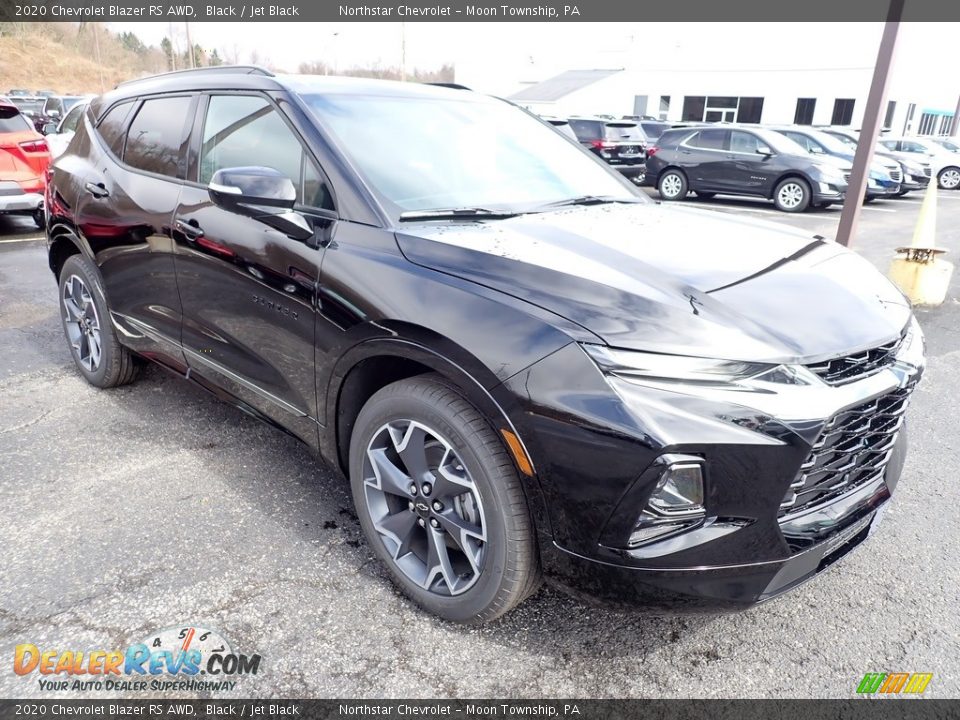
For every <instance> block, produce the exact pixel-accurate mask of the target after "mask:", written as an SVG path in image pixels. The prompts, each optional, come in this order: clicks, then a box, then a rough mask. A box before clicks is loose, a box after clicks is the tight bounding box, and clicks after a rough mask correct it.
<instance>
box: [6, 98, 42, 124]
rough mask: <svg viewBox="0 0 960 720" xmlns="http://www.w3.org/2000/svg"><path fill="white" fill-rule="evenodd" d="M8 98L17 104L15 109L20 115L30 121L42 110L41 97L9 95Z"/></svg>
mask: <svg viewBox="0 0 960 720" xmlns="http://www.w3.org/2000/svg"><path fill="white" fill-rule="evenodd" d="M9 100H10V102H11V103H13V104H14V105H16V106H17V109H18V110H19V111H20V113H21V114H22V115H24V116H26V117H27V118H29V119H30V122H31V123H33V121H34V118H36V117H37V116H38V115H40V113H41V112H42V111H43V98H38V97H33V96H24V95H14V96H11V97H10V98H9Z"/></svg>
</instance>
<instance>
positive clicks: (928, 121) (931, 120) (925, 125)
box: [917, 112, 937, 135]
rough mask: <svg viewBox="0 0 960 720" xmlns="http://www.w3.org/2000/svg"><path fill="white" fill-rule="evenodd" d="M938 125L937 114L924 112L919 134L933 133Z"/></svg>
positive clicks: (918, 129)
mask: <svg viewBox="0 0 960 720" xmlns="http://www.w3.org/2000/svg"><path fill="white" fill-rule="evenodd" d="M936 126H937V116H936V115H934V114H933V113H928V112H925V113H922V114H921V115H920V126H919V127H918V128H917V135H932V134H933V132H934V128H936Z"/></svg>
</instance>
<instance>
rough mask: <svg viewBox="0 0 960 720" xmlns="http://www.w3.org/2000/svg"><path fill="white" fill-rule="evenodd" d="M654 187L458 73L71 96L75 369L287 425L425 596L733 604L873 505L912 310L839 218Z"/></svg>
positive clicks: (197, 74)
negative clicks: (143, 370) (827, 227)
mask: <svg viewBox="0 0 960 720" xmlns="http://www.w3.org/2000/svg"><path fill="white" fill-rule="evenodd" d="M384 127H389V128H391V132H389V133H384V132H383V128H384ZM641 195H642V194H641V193H639V191H637V190H636V189H635V188H633V187H632V186H631V185H630V183H629V182H627V181H626V180H624V179H623V178H622V177H620V176H619V175H618V174H617V173H615V172H612V171H611V170H610V169H609V167H607V166H606V165H604V163H602V162H601V161H600V160H599V159H597V158H596V157H594V156H593V155H591V154H590V153H589V152H587V151H585V150H584V149H583V148H581V147H579V146H578V145H577V144H575V143H573V142H571V141H570V140H568V139H566V138H564V137H563V136H561V135H560V134H559V133H557V132H555V131H553V130H552V129H551V128H550V127H549V126H547V125H546V124H545V123H543V122H542V121H540V120H539V119H537V118H535V117H533V116H531V115H530V114H528V113H526V112H524V111H522V110H520V109H518V108H516V107H513V106H512V105H510V104H508V103H505V102H503V101H500V100H497V99H494V98H490V97H485V96H481V95H479V94H476V93H472V92H466V91H463V90H451V89H447V88H438V87H428V86H424V85H415V84H410V83H391V82H383V81H374V80H355V79H346V78H324V77H310V76H276V77H275V76H272V75H270V74H269V73H267V72H265V71H262V70H259V69H255V68H248V69H244V68H229V67H228V68H218V69H216V70H213V69H204V70H196V71H186V72H180V73H174V74H170V75H166V76H158V77H155V78H149V79H143V80H137V81H134V82H131V83H128V84H125V85H122V86H120V87H119V88H117V89H116V90H114V91H112V92H110V93H107V94H106V95H104V96H102V97H100V98H97V99H96V100H94V101H92V102H91V103H90V104H89V106H88V107H87V108H85V110H84V117H83V121H82V122H81V123H80V124H79V126H78V127H77V131H76V135H75V136H74V138H73V140H72V142H71V143H70V145H69V147H68V149H67V151H66V152H65V153H64V154H63V155H62V156H61V157H60V158H59V159H58V160H57V161H56V163H55V165H54V168H53V174H52V179H51V181H50V183H49V186H48V188H47V202H48V204H47V207H48V215H47V237H48V243H49V261H50V268H51V270H52V271H53V274H54V275H55V277H56V278H57V281H58V283H59V305H60V308H61V312H62V320H63V329H64V332H65V334H66V337H67V342H68V344H69V347H70V352H71V353H72V355H73V358H74V360H75V361H76V365H77V368H78V370H79V372H80V373H81V374H82V375H83V376H84V377H85V378H86V379H87V380H88V381H89V382H90V383H92V384H93V385H95V386H97V387H101V388H109V387H115V386H118V385H122V384H124V383H129V382H130V381H132V380H133V379H134V377H135V376H136V373H137V369H138V366H139V365H140V364H141V363H142V362H143V361H145V360H149V361H152V362H155V363H158V364H160V365H162V366H164V367H166V368H167V369H169V370H171V371H173V372H174V373H176V374H178V375H180V376H181V377H184V378H186V379H187V380H189V381H191V382H193V383H195V384H197V385H199V386H200V387H203V388H205V389H207V390H209V391H211V392H213V393H215V394H216V395H218V396H219V397H221V398H223V399H225V400H227V401H229V402H231V403H234V404H235V405H237V406H239V407H240V408H242V409H243V410H245V411H246V412H248V413H250V414H252V415H254V416H256V417H258V418H260V419H262V420H264V421H265V422H268V423H271V424H273V425H275V426H277V427H279V428H282V429H283V430H285V431H287V432H289V433H292V434H293V435H295V436H296V437H298V438H300V439H301V440H303V441H304V442H305V443H307V444H308V445H309V446H310V447H312V448H314V449H315V450H316V451H317V452H318V453H319V454H320V455H322V456H323V457H324V458H326V459H327V460H328V461H329V462H330V463H331V464H333V465H334V466H336V467H339V468H341V469H342V470H343V472H344V473H345V474H346V475H347V476H348V477H349V482H350V486H351V488H352V492H353V496H354V499H355V503H356V510H357V514H358V516H359V519H360V523H361V525H362V527H363V530H364V532H365V534H366V536H367V538H368V539H369V542H370V545H371V548H372V549H373V551H374V552H375V553H376V555H377V556H378V557H379V558H380V559H381V560H382V561H383V563H384V564H385V565H386V567H387V568H388V569H389V571H390V573H391V575H392V577H393V578H394V580H395V582H396V583H397V584H398V586H399V587H400V588H402V589H403V591H404V592H406V593H407V594H408V595H409V596H410V597H411V598H413V599H414V600H415V601H416V602H418V603H419V604H420V605H422V606H423V607H424V608H427V609H429V610H430V611H432V612H435V613H437V614H438V615H440V616H442V617H444V618H448V619H451V620H456V621H462V622H479V621H484V620H489V619H491V618H494V617H497V616H499V615H501V614H502V613H504V612H506V611H507V610H509V609H510V608H512V607H514V606H515V605H517V604H518V603H519V602H521V601H522V600H523V599H524V598H526V597H528V596H529V595H531V594H532V593H533V592H535V591H536V589H537V587H538V584H539V582H540V578H541V574H543V575H545V576H547V577H548V578H550V579H552V580H553V581H555V582H556V583H558V584H559V585H561V586H563V587H567V588H570V589H572V590H575V591H578V592H581V593H589V594H592V595H594V596H596V597H599V598H602V599H605V600H610V601H615V602H621V603H622V602H627V603H642V604H646V605H649V606H655V607H667V608H674V609H692V608H697V607H700V608H704V607H705V608H714V609H715V608H743V607H747V606H749V605H750V604H752V603H756V602H758V601H761V600H765V599H767V598H769V597H772V596H774V595H777V594H779V593H781V592H783V591H785V590H787V589H789V588H792V587H794V586H795V585H797V584H798V583H800V582H802V581H803V580H806V579H808V578H810V577H812V576H813V575H815V574H816V573H817V572H819V571H820V570H822V569H824V568H825V567H827V566H828V565H830V564H831V563H832V562H834V561H835V560H836V559H838V558H839V557H841V556H842V555H844V554H845V553H846V552H848V551H849V550H850V549H851V548H853V547H855V546H856V545H857V544H859V543H860V542H861V541H862V540H863V539H864V538H865V537H866V536H867V534H868V532H870V531H871V530H872V529H873V528H874V527H875V525H876V521H877V518H878V517H879V512H878V511H880V510H882V509H883V507H884V506H885V504H886V502H887V500H888V499H889V498H890V495H891V493H892V491H893V489H894V486H895V485H896V483H897V480H898V478H899V476H900V471H901V467H902V464H903V460H904V448H905V442H906V436H905V431H904V429H903V415H904V411H905V409H906V405H907V401H908V398H909V395H910V392H911V390H912V389H913V388H914V386H915V385H916V383H917V381H918V379H919V377H920V374H921V371H922V368H923V364H924V360H923V341H922V336H921V333H920V330H919V327H918V325H917V323H916V321H915V320H914V318H913V315H912V313H911V310H910V306H909V304H908V303H907V301H906V300H905V299H904V297H903V295H902V294H901V293H900V292H899V291H897V289H896V288H895V287H894V286H893V285H892V284H891V283H890V282H889V281H887V280H886V279H885V278H884V277H883V276H882V275H881V274H880V273H878V272H877V271H876V270H875V269H874V268H873V266H871V265H870V264H869V263H868V262H866V261H865V260H863V259H862V258H860V257H859V256H857V255H855V254H854V253H851V252H848V251H847V250H845V249H844V248H842V247H840V246H839V245H837V244H836V243H834V242H831V241H829V240H826V239H823V238H821V237H818V236H811V235H807V234H804V233H802V232H799V231H791V230H783V231H779V230H776V229H773V228H771V226H769V225H768V224H762V223H753V222H750V221H745V220H741V219H738V218H734V217H731V216H727V215H720V216H717V215H714V214H713V213H708V212H704V211H702V210H697V209H689V208H683V207H678V206H661V205H658V204H656V203H653V202H651V201H650V200H648V199H647V198H645V197H642V196H641ZM101 420H102V418H101ZM281 481H282V480H279V479H276V478H264V479H263V482H264V483H270V482H281Z"/></svg>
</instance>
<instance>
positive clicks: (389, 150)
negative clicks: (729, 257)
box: [302, 94, 638, 213]
mask: <svg viewBox="0 0 960 720" xmlns="http://www.w3.org/2000/svg"><path fill="white" fill-rule="evenodd" d="M302 97H303V98H304V100H305V101H306V103H307V104H308V105H309V106H310V107H311V108H312V110H313V111H314V113H315V114H316V116H317V118H318V119H319V121H320V122H321V123H322V124H323V125H324V126H325V127H326V128H327V129H328V130H329V131H330V132H331V133H332V134H333V135H334V136H335V137H336V138H337V139H338V140H339V143H340V146H341V148H342V149H343V151H344V152H345V153H346V154H347V155H348V158H349V160H350V161H351V162H352V163H353V164H354V166H355V168H356V170H357V171H358V172H359V173H360V175H361V176H362V177H363V178H364V179H365V181H366V182H367V183H368V184H369V185H370V186H371V187H372V188H373V189H374V190H376V192H377V193H379V195H380V196H381V198H382V199H383V200H385V201H387V202H388V203H389V204H390V205H392V210H393V211H394V212H396V213H400V212H404V211H406V212H409V211H426V210H441V209H447V208H479V207H482V208H489V209H496V210H514V211H520V210H528V209H531V208H533V207H536V206H540V205H545V204H548V203H554V202H560V201H563V200H569V199H572V198H578V197H584V196H593V197H615V198H618V199H624V200H633V201H636V200H637V199H638V197H637V195H635V194H633V193H631V192H630V190H629V189H628V188H626V187H624V185H623V184H621V181H620V180H619V179H618V178H617V177H616V176H614V175H612V174H611V171H609V170H607V169H606V168H605V167H604V166H603V165H600V164H598V163H597V162H596V161H594V160H593V159H592V158H591V156H590V155H588V154H587V153H585V152H584V151H583V150H581V149H580V148H578V147H577V146H575V145H573V144H572V143H570V142H569V141H568V140H566V139H564V138H562V137H560V135H559V134H557V133H555V132H552V131H551V130H550V128H548V127H545V126H544V125H543V123H542V122H540V121H539V120H537V119H536V118H533V117H531V116H529V115H528V114H527V113H525V112H523V111H522V110H519V109H517V108H515V107H513V106H511V105H508V104H507V103H504V102H500V101H495V100H489V99H487V98H482V99H475V98H474V97H473V96H471V97H470V99H462V100H461V99H459V98H456V99H454V98H433V97H431V98H429V99H427V98H423V97H396V96H386V95H374V96H371V95H355V94H324V95H309V94H304V95H303V96H302Z"/></svg>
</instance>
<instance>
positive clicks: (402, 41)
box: [400, 22, 407, 82]
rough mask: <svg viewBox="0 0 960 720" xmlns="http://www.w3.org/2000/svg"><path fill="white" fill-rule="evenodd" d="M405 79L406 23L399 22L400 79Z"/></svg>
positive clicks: (402, 80)
mask: <svg viewBox="0 0 960 720" xmlns="http://www.w3.org/2000/svg"><path fill="white" fill-rule="evenodd" d="M406 80H407V24H406V23H405V22H402V23H400V81H401V82H406Z"/></svg>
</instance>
